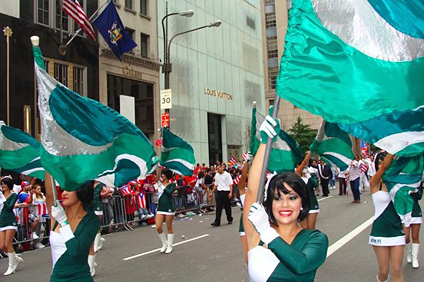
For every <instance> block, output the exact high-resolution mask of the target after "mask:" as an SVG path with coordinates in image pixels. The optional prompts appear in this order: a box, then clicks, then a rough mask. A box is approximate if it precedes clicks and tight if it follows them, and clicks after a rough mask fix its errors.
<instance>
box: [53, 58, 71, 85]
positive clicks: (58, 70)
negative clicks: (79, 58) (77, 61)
mask: <svg viewBox="0 0 424 282" xmlns="http://www.w3.org/2000/svg"><path fill="white" fill-rule="evenodd" d="M54 78H55V79H56V80H57V81H59V82H60V83H62V84H63V85H65V86H66V87H67V86H68V85H69V83H68V65H65V64H60V63H54Z"/></svg>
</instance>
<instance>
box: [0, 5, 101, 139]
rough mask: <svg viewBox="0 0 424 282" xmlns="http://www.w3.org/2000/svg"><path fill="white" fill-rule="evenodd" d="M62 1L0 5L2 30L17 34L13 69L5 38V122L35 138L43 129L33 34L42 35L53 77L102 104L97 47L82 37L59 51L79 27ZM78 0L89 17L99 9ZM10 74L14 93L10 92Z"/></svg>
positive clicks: (0, 48)
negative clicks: (67, 13)
mask: <svg viewBox="0 0 424 282" xmlns="http://www.w3.org/2000/svg"><path fill="white" fill-rule="evenodd" d="M61 2H62V1H59V0H56V1H24V0H10V1H5V3H2V5H1V6H0V27H1V28H2V29H4V28H5V27H9V28H11V30H12V36H11V37H10V38H9V67H7V58H6V57H7V55H6V54H7V42H6V37H5V36H0V68H1V74H2V76H1V78H0V81H1V83H0V101H1V102H0V120H4V121H5V122H7V123H8V125H10V126H13V127H16V128H20V129H22V130H24V131H26V132H28V133H30V134H31V135H33V136H34V137H39V134H40V126H39V114H38V108H37V95H38V94H37V85H36V80H35V73H34V57H33V55H32V46H31V41H30V37H31V36H33V35H37V36H39V37H40V47H41V50H42V52H43V58H44V62H45V66H46V70H47V71H48V72H49V73H50V75H52V76H53V77H55V78H56V79H57V80H58V81H60V82H61V83H62V84H64V85H66V86H68V87H69V88H70V89H72V90H74V91H75V92H77V93H80V94H81V95H84V96H87V97H89V98H92V99H95V100H98V92H99V91H98V90H99V88H98V85H99V80H98V46H97V43H96V42H95V41H93V40H92V39H90V38H87V37H86V36H85V35H84V34H81V35H78V36H76V38H75V39H74V41H73V42H72V43H71V44H70V45H69V46H68V47H67V49H66V54H65V55H61V54H60V53H59V46H60V45H62V44H64V43H66V42H67V40H68V39H69V38H70V37H71V36H72V34H73V33H74V32H75V31H76V30H77V29H78V26H76V25H75V24H74V22H73V20H72V19H70V18H68V16H67V15H66V14H64V13H62V12H61V11H62V9H61ZM79 2H80V3H81V5H82V6H83V7H84V10H85V11H86V12H87V14H88V15H91V14H92V13H93V12H94V11H95V10H96V9H97V3H95V2H93V1H86V0H84V1H79ZM7 72H9V94H7V90H6V85H7V75H6V74H7ZM7 95H9V121H7V103H6V101H7Z"/></svg>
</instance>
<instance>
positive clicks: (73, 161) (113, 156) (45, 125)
mask: <svg viewBox="0 0 424 282" xmlns="http://www.w3.org/2000/svg"><path fill="white" fill-rule="evenodd" d="M33 51H34V59H35V72H36V74H37V82H38V90H39V98H38V105H39V111H40V118H41V145H42V147H41V164H42V165H43V167H44V169H45V170H46V171H48V172H49V173H50V174H51V175H52V176H53V178H54V179H55V180H56V181H57V182H58V183H59V185H60V186H61V187H62V188H64V189H65V190H68V191H72V190H75V189H77V188H78V187H80V186H81V185H82V184H84V183H85V182H86V181H89V180H94V179H97V180H99V181H100V182H102V183H104V184H106V185H108V186H111V187H114V186H115V187H120V186H122V185H124V184H125V183H126V182H127V181H129V180H133V179H137V178H138V177H145V175H147V174H148V173H150V172H152V171H153V170H154V169H155V166H156V162H157V160H158V159H157V157H156V153H155V151H154V149H153V146H152V144H151V143H150V141H149V140H148V139H147V138H146V136H144V134H143V133H142V132H141V130H140V129H139V128H137V127H136V126H135V125H134V124H133V123H131V122H130V121H129V120H127V119H126V118H124V117H123V116H121V115H120V114H119V113H117V112H116V111H114V110H113V109H111V108H109V107H107V106H105V105H103V104H101V103H99V102H97V101H95V100H91V99H88V98H85V97H83V96H81V95H79V94H77V93H75V92H73V91H72V90H70V89H68V88H67V87H66V86H64V85H62V84H61V83H59V82H58V81H56V80H55V79H54V78H53V77H51V76H50V75H49V74H48V73H47V72H46V71H45V69H44V64H43V61H42V57H41V50H40V48H38V47H33Z"/></svg>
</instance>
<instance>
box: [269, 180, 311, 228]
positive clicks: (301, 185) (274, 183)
mask: <svg viewBox="0 0 424 282" xmlns="http://www.w3.org/2000/svg"><path fill="white" fill-rule="evenodd" d="M284 183H287V184H288V185H289V186H290V187H291V188H292V189H293V191H295V192H296V193H297V194H298V195H299V196H300V198H301V199H302V208H303V210H301V212H300V213H299V216H298V217H297V220H298V221H299V222H300V221H302V220H303V219H305V218H306V217H307V216H308V213H309V194H308V190H307V188H306V184H305V182H304V181H303V180H302V178H300V177H299V176H298V175H297V174H295V173H293V172H284V173H280V174H277V175H276V176H274V177H273V178H272V179H271V182H270V183H269V186H268V191H267V195H266V196H267V197H266V201H265V202H264V206H265V211H266V213H267V214H268V217H269V221H270V222H271V223H272V224H274V225H276V226H278V224H277V222H276V220H275V217H274V214H273V213H272V202H273V201H274V193H275V190H276V189H278V192H280V193H284V194H288V193H289V190H288V189H287V188H286V187H285V186H284Z"/></svg>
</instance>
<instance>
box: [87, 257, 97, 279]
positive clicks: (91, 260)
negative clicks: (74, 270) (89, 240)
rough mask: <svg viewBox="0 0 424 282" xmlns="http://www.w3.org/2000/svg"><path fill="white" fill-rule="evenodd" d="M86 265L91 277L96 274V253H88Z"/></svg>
mask: <svg viewBox="0 0 424 282" xmlns="http://www.w3.org/2000/svg"><path fill="white" fill-rule="evenodd" d="M88 266H89V267H90V274H91V277H94V275H96V255H95V254H94V255H88Z"/></svg>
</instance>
